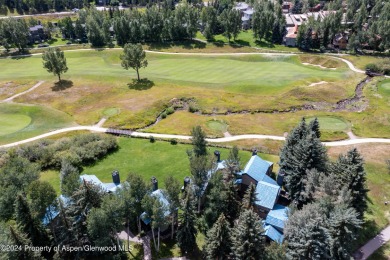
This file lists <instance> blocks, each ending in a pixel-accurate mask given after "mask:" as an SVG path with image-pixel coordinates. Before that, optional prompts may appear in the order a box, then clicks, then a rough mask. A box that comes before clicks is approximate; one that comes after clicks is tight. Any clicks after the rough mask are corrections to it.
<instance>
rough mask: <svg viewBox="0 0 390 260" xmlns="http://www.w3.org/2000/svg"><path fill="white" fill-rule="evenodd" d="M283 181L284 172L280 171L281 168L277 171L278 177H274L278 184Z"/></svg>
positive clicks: (281, 183)
mask: <svg viewBox="0 0 390 260" xmlns="http://www.w3.org/2000/svg"><path fill="white" fill-rule="evenodd" d="M283 182H284V172H282V171H281V170H279V172H278V177H277V178H276V183H277V184H278V185H279V186H283Z"/></svg>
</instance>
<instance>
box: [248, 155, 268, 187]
mask: <svg viewBox="0 0 390 260" xmlns="http://www.w3.org/2000/svg"><path fill="white" fill-rule="evenodd" d="M271 165H273V163H272V162H269V161H266V160H263V159H261V158H260V157H259V156H257V155H253V156H252V157H251V159H250V160H249V162H248V163H247V164H246V166H245V169H244V173H246V174H248V175H249V176H251V177H252V178H253V179H255V180H256V181H261V180H262V179H263V178H264V176H265V175H266V174H267V171H268V169H269V167H271Z"/></svg>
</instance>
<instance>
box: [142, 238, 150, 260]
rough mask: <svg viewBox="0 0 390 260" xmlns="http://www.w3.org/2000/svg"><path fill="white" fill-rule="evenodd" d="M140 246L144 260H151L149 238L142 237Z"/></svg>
mask: <svg viewBox="0 0 390 260" xmlns="http://www.w3.org/2000/svg"><path fill="white" fill-rule="evenodd" d="M142 241H143V243H142V245H143V246H144V260H152V248H151V247H150V237H149V236H144V237H142Z"/></svg>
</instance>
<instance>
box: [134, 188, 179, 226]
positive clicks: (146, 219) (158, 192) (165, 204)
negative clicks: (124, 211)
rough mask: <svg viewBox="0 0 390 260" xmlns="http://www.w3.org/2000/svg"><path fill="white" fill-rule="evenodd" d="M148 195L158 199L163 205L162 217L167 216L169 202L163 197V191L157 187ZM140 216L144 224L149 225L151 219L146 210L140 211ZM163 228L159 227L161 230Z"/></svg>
mask: <svg viewBox="0 0 390 260" xmlns="http://www.w3.org/2000/svg"><path fill="white" fill-rule="evenodd" d="M150 196H152V197H154V198H156V199H158V200H159V201H160V203H161V205H162V206H163V207H164V217H168V216H169V215H170V214H171V212H170V211H169V205H170V204H169V202H168V200H167V198H166V197H165V194H164V193H163V191H162V190H160V189H157V190H155V191H153V192H152V193H151V194H150ZM140 217H141V220H142V221H143V222H144V224H145V225H149V224H150V222H151V221H152V220H151V219H150V217H149V216H148V214H147V213H146V212H144V213H142V214H141V216H140ZM164 230H165V229H163V228H162V229H161V231H164Z"/></svg>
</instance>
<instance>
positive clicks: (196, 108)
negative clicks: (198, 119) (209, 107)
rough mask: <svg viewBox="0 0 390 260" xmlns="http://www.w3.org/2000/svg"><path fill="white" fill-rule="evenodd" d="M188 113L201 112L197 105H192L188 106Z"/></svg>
mask: <svg viewBox="0 0 390 260" xmlns="http://www.w3.org/2000/svg"><path fill="white" fill-rule="evenodd" d="M188 111H189V112H191V113H195V112H198V111H199V107H198V106H197V105H196V104H195V103H190V104H189V106H188Z"/></svg>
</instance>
